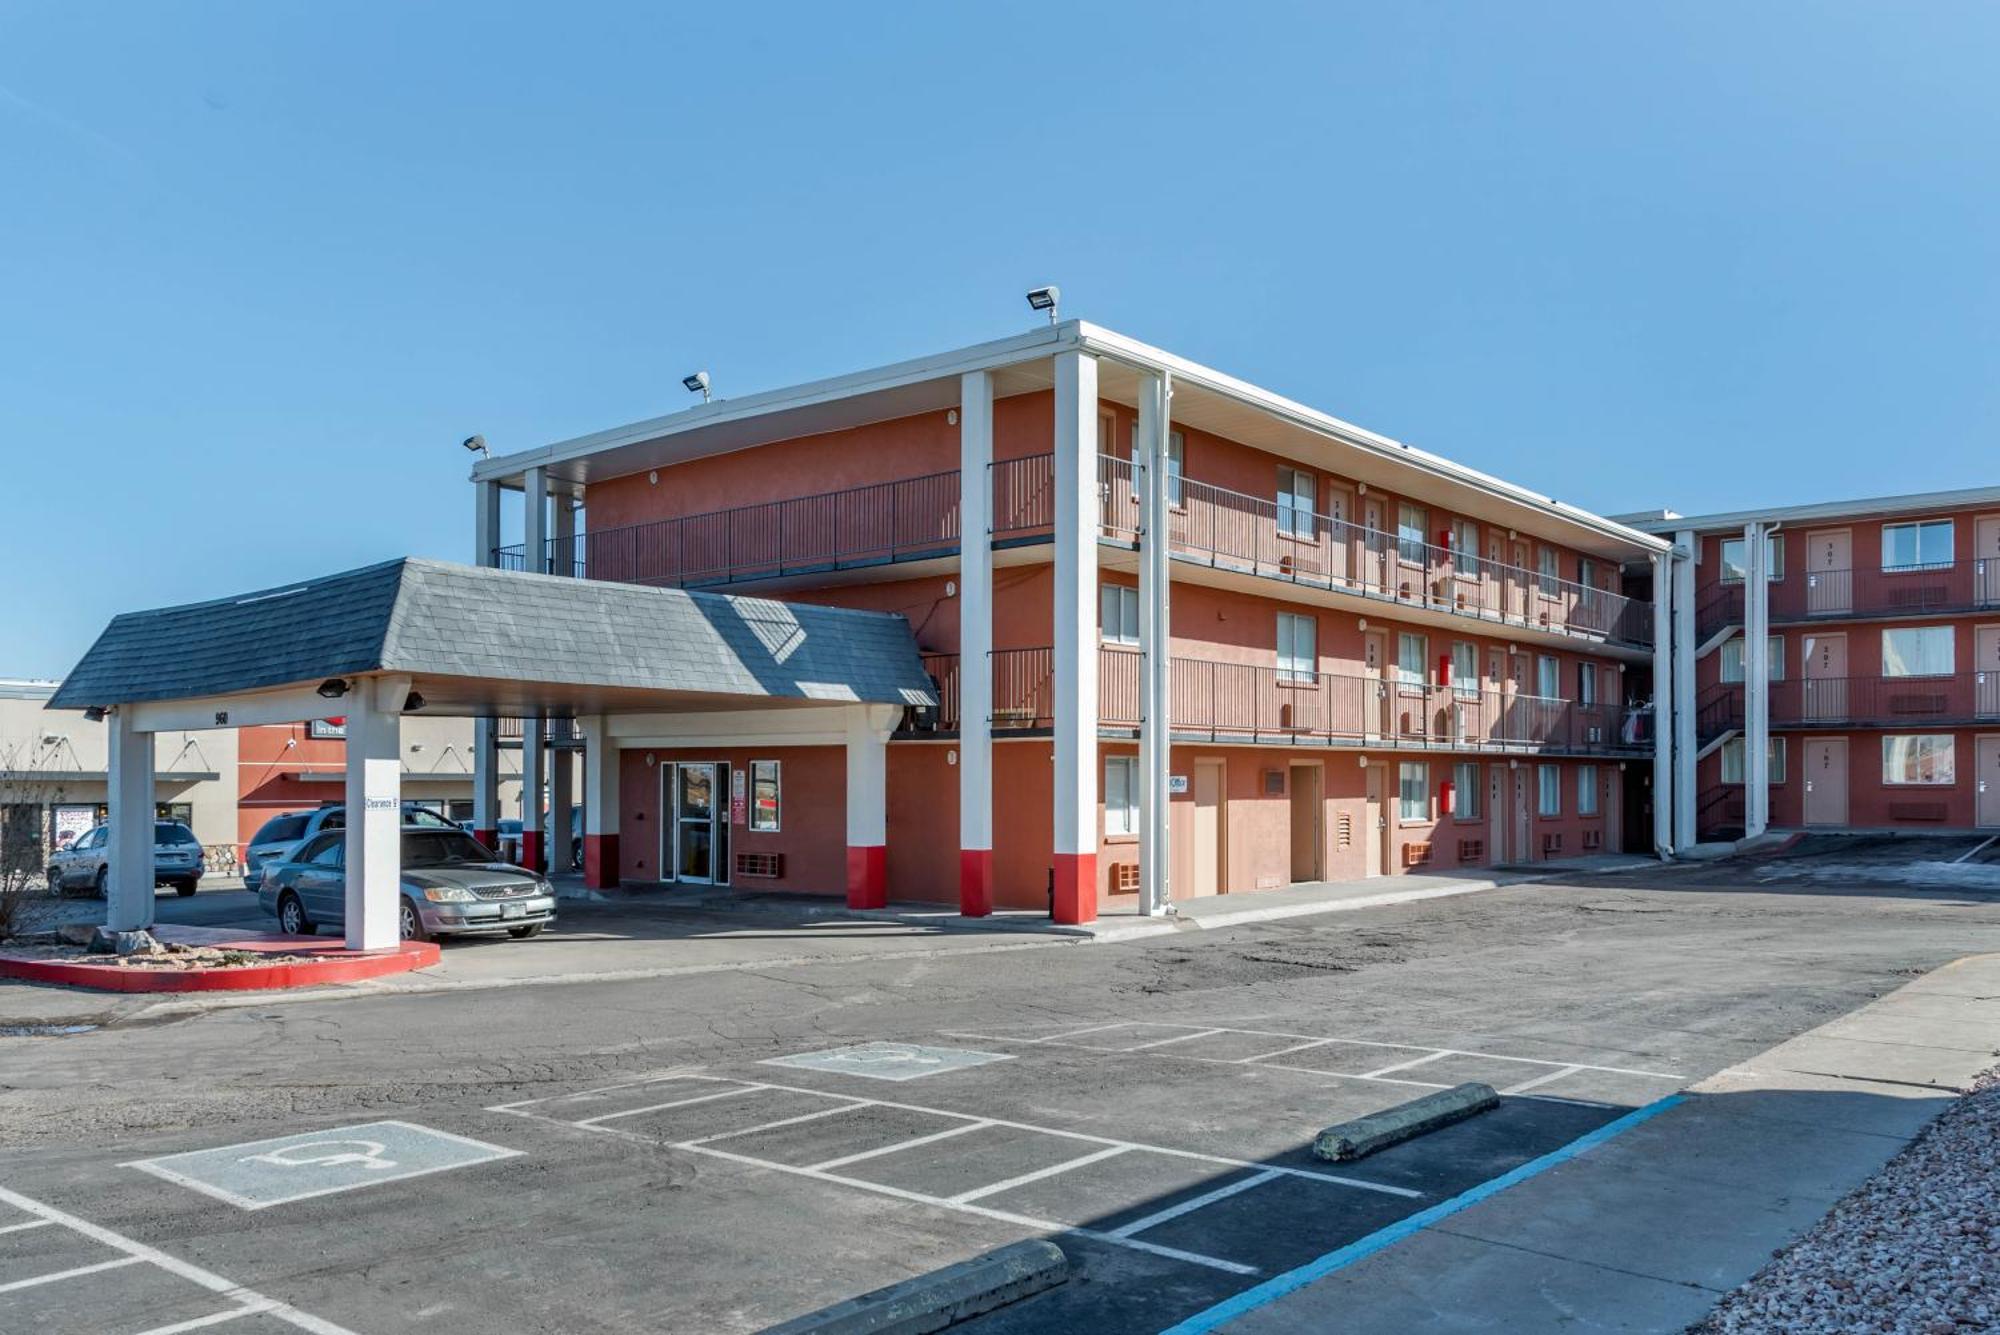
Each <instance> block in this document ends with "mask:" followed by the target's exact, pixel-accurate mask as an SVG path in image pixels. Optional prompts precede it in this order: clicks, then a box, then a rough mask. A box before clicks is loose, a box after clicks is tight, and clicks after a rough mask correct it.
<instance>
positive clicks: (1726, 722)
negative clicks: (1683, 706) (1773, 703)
mask: <svg viewBox="0 0 2000 1335" xmlns="http://www.w3.org/2000/svg"><path fill="white" fill-rule="evenodd" d="M1742 730H1743V688H1742V687H1741V686H1736V685H1731V684H1729V683H1726V682H1725V683H1721V684H1718V685H1713V686H1710V687H1709V688H1708V689H1707V690H1705V691H1703V692H1702V693H1701V696H1700V698H1699V699H1697V700H1696V701H1695V703H1694V735H1695V741H1696V742H1697V743H1699V744H1700V745H1702V746H1707V745H1708V744H1709V743H1710V742H1712V741H1714V740H1715V739H1716V738H1718V737H1721V736H1724V735H1726V734H1728V733H1732V732H1741V731H1742Z"/></svg>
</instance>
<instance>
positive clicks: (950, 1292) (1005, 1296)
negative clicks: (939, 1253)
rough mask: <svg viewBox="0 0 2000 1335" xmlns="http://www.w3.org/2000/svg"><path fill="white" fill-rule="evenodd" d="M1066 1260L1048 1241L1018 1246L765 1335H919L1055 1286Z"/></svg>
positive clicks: (775, 1328)
mask: <svg viewBox="0 0 2000 1335" xmlns="http://www.w3.org/2000/svg"><path fill="white" fill-rule="evenodd" d="M1068 1278H1069V1258H1068V1257H1066V1256H1064V1255H1063V1254H1062V1249H1061V1248H1059V1247H1057V1246H1056V1245H1055V1244H1054V1243H1052V1242H1042V1241H1039V1240H1036V1241H1030V1242H1017V1243H1015V1244H1013V1245H1012V1246H1010V1247H1002V1248H1000V1249H999V1250H998V1251H993V1252H988V1253H986V1255H984V1256H975V1257H974V1258H972V1259H971V1260H970V1261H960V1262H959V1263H958V1264H957V1265H948V1266H946V1267H945V1268H944V1269H942V1270H934V1271H932V1272H931V1273H930V1274H928V1275H919V1276H917V1277H916V1278H915V1279H906V1280H904V1281H903V1282H902V1283H900V1284H891V1285H889V1286H888V1287H887V1288H882V1289H876V1290H875V1291H874V1292H872V1293H864V1294H862V1295H861V1296H860V1297H858V1298H849V1299H848V1300H847V1301H846V1302H841V1303H835V1304H834V1305H833V1306H831V1307H823V1308H821V1309H820V1310H819V1311H817V1312H809V1313H807V1314H806V1315H805V1316H802V1317H797V1318H795V1319H793V1320H791V1321H787V1322H785V1323H784V1324H783V1325H780V1326H771V1327H769V1328H768V1329H767V1330H766V1331H765V1332H764V1335H922V1332H926V1331H933V1330H943V1329H944V1328H945V1327H947V1326H951V1325H955V1324H957V1323H958V1322H960V1321H964V1320H967V1319H968V1318H971V1317H975V1316H979V1315H980V1314H982V1313H985V1312H990V1311H992V1310H993V1309H994V1308H996V1307H1004V1306H1006V1305H1007V1304H1008V1303H1011V1302H1015V1301H1017V1300H1019V1299H1022V1298H1026V1297H1028V1296H1029V1295H1030V1294H1035V1293H1040V1292H1041V1291H1042V1290H1044V1289H1049V1288H1054V1287H1055V1286H1056V1285H1058V1284H1060V1283H1062V1282H1063V1281H1064V1280H1066V1279H1068Z"/></svg>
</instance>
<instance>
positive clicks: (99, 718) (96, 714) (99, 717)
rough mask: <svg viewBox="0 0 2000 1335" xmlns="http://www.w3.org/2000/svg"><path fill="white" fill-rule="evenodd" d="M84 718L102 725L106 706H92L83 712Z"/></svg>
mask: <svg viewBox="0 0 2000 1335" xmlns="http://www.w3.org/2000/svg"><path fill="white" fill-rule="evenodd" d="M83 716H84V717H85V718H87V719H89V720H90V721H91V722H92V723H102V722H104V706H103V705H92V706H91V707H90V708H88V709H86V710H84V711H83Z"/></svg>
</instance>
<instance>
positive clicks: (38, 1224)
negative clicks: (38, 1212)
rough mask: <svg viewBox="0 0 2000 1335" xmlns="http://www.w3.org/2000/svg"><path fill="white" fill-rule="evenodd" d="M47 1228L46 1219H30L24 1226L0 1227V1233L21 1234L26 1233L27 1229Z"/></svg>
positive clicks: (8, 1225) (10, 1225) (47, 1222)
mask: <svg viewBox="0 0 2000 1335" xmlns="http://www.w3.org/2000/svg"><path fill="white" fill-rule="evenodd" d="M48 1226H49V1221H48V1220H46V1219H30V1220H29V1221H28V1222H26V1223H25V1224H7V1225H5V1226H0V1233H21V1232H24V1231H26V1230H27V1229H31V1228H47V1227H48Z"/></svg>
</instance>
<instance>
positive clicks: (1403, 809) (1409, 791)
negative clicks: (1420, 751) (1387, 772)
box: [1396, 760, 1431, 821]
mask: <svg viewBox="0 0 2000 1335" xmlns="http://www.w3.org/2000/svg"><path fill="white" fill-rule="evenodd" d="M1396 809H1397V814H1398V815H1399V816H1400V817H1401V818H1402V819H1404V820H1406V821H1426V820H1429V819H1430V818H1431V767H1430V765H1429V764H1428V763H1427V762H1425V761H1422V760H1405V761H1404V762H1403V763H1402V764H1401V765H1400V766H1398V767H1397V788H1396Z"/></svg>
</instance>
